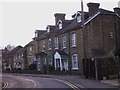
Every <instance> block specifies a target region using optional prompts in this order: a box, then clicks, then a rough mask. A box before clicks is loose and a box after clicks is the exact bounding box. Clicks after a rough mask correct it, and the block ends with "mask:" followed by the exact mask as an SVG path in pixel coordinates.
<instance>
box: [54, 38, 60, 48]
mask: <svg viewBox="0 0 120 90" xmlns="http://www.w3.org/2000/svg"><path fill="white" fill-rule="evenodd" d="M54 44H55V49H58V48H59V46H58V45H59V43H58V37H55V38H54Z"/></svg>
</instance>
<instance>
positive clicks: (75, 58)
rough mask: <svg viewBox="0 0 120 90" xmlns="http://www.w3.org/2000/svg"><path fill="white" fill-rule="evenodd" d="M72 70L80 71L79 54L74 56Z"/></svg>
mask: <svg viewBox="0 0 120 90" xmlns="http://www.w3.org/2000/svg"><path fill="white" fill-rule="evenodd" d="M72 69H78V59H77V54H73V55H72Z"/></svg>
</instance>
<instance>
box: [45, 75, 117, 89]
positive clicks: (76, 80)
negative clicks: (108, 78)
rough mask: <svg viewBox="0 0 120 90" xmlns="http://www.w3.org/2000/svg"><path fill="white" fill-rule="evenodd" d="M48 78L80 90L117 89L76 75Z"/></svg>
mask: <svg viewBox="0 0 120 90" xmlns="http://www.w3.org/2000/svg"><path fill="white" fill-rule="evenodd" d="M44 77H45V76H44ZM47 77H48V76H47ZM49 77H52V78H57V79H62V80H65V81H69V82H71V83H73V84H75V85H76V86H78V87H80V88H117V87H116V86H114V85H110V84H108V83H103V82H101V81H99V80H92V79H85V78H81V76H78V75H77V76H76V75H74V76H73V75H72V76H70V75H53V76H49ZM114 90H115V89H114Z"/></svg>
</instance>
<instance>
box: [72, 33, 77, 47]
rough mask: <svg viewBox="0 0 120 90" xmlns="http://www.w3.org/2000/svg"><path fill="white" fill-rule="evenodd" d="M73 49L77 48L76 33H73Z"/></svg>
mask: <svg viewBox="0 0 120 90" xmlns="http://www.w3.org/2000/svg"><path fill="white" fill-rule="evenodd" d="M71 47H76V33H75V32H73V33H71Z"/></svg>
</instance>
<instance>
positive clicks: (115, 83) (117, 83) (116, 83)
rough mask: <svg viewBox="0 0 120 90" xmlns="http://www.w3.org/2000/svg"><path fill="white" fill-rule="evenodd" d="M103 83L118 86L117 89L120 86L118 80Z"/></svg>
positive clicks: (103, 81)
mask: <svg viewBox="0 0 120 90" xmlns="http://www.w3.org/2000/svg"><path fill="white" fill-rule="evenodd" d="M101 82H102V83H107V84H110V85H113V86H116V87H117V86H118V85H119V82H118V79H112V80H102V81H101Z"/></svg>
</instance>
